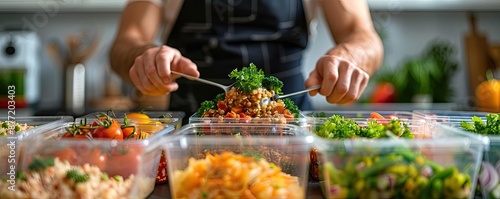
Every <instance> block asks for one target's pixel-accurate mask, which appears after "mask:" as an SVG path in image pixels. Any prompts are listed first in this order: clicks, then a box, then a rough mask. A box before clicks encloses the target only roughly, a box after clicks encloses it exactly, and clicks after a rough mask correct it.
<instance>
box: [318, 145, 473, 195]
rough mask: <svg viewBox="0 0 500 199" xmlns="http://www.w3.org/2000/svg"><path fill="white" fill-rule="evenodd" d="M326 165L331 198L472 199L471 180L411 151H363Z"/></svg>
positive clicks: (406, 149)
mask: <svg viewBox="0 0 500 199" xmlns="http://www.w3.org/2000/svg"><path fill="white" fill-rule="evenodd" d="M359 150H360V153H355V152H354V153H347V154H341V153H342V152H336V153H334V157H329V158H331V159H332V160H338V161H336V162H328V163H325V164H323V167H322V168H321V169H323V172H322V173H323V175H324V176H323V177H324V181H325V183H326V184H327V186H326V190H324V191H325V194H326V195H327V198H360V199H362V198H456V199H459V198H469V197H470V193H471V191H472V190H471V184H472V182H471V178H470V176H469V175H467V174H464V173H460V172H459V169H458V168H457V167H442V166H440V165H438V164H436V163H435V162H433V161H431V160H429V159H427V158H426V157H425V156H424V155H422V154H419V153H415V152H413V151H412V150H411V149H410V148H404V147H387V148H386V149H382V150H379V151H377V149H375V148H365V149H364V150H363V149H361V147H360V148H359Z"/></svg>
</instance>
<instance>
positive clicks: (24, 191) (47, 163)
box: [0, 158, 140, 199]
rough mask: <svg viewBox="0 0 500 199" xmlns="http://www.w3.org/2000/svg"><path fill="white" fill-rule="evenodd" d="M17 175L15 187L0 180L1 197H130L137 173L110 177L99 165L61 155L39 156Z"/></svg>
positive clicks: (116, 198) (111, 198) (41, 198)
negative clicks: (74, 161) (73, 161)
mask: <svg viewBox="0 0 500 199" xmlns="http://www.w3.org/2000/svg"><path fill="white" fill-rule="evenodd" d="M16 175H17V176H16V179H15V183H14V184H15V190H11V189H10V188H9V187H12V183H11V182H8V181H0V198H39V199H44V198H47V199H50V198H110V199H119V198H127V197H128V196H129V194H130V191H131V190H132V185H133V183H132V182H133V181H134V175H131V176H129V177H128V178H123V177H122V176H119V175H115V176H110V175H109V174H108V173H105V172H103V171H102V170H101V169H100V168H99V167H97V166H93V165H89V164H85V165H82V166H73V165H71V164H70V163H69V162H68V161H61V160H60V159H58V158H43V159H38V158H35V159H34V161H33V162H32V163H31V164H30V165H29V167H28V170H27V171H26V172H17V174H16ZM139 185H140V184H139ZM139 189H140V188H139Z"/></svg>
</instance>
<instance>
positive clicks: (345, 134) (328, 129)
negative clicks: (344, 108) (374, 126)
mask: <svg viewBox="0 0 500 199" xmlns="http://www.w3.org/2000/svg"><path fill="white" fill-rule="evenodd" d="M360 131H361V128H360V127H359V125H358V124H357V123H356V122H355V121H354V120H352V119H348V118H342V116H340V115H333V116H331V117H329V118H326V121H325V122H324V123H323V124H322V125H320V126H318V127H317V128H316V130H315V133H316V135H318V136H320V137H323V138H327V139H339V138H354V137H356V135H358V134H360Z"/></svg>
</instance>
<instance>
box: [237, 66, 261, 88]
mask: <svg viewBox="0 0 500 199" xmlns="http://www.w3.org/2000/svg"><path fill="white" fill-rule="evenodd" d="M229 77H230V78H231V79H235V80H236V82H235V84H234V87H236V88H237V89H239V90H241V91H243V92H245V93H250V92H252V91H253V90H254V89H257V88H260V87H262V80H263V79H264V71H262V70H260V69H258V68H257V66H255V64H253V63H251V64H250V66H249V67H244V68H242V69H241V71H238V69H234V70H233V71H232V72H231V73H230V74H229Z"/></svg>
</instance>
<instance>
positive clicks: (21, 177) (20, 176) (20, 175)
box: [16, 171, 26, 181]
mask: <svg viewBox="0 0 500 199" xmlns="http://www.w3.org/2000/svg"><path fill="white" fill-rule="evenodd" d="M16 179H18V180H21V181H26V176H25V175H24V172H22V171H18V172H17V173H16Z"/></svg>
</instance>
